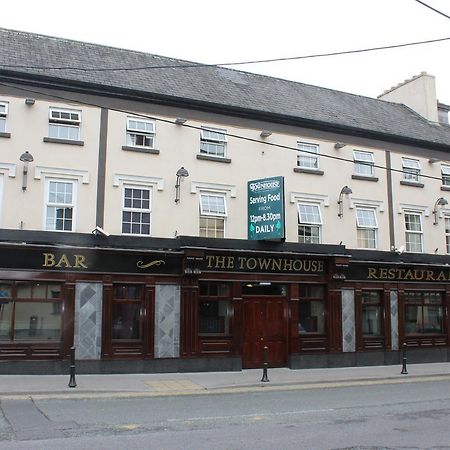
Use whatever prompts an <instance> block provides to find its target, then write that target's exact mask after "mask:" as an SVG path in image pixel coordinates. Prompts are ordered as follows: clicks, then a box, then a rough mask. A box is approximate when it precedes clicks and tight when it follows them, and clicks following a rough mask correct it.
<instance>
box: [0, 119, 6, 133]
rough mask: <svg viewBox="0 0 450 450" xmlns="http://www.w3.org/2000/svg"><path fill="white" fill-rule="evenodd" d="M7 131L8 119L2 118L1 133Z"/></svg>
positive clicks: (0, 123)
mask: <svg viewBox="0 0 450 450" xmlns="http://www.w3.org/2000/svg"><path fill="white" fill-rule="evenodd" d="M5 131H6V119H5V118H4V117H0V133H4V132H5Z"/></svg>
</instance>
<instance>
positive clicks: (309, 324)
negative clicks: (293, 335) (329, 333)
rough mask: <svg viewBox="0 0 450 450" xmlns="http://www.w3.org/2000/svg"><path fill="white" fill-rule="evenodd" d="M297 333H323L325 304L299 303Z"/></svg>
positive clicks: (316, 302) (318, 302)
mask: <svg viewBox="0 0 450 450" xmlns="http://www.w3.org/2000/svg"><path fill="white" fill-rule="evenodd" d="M299 315H300V319H299V324H298V331H299V333H300V334H306V333H321V334H323V333H325V303H324V302H322V301H308V302H302V301H300V307H299Z"/></svg>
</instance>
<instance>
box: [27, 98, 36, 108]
mask: <svg viewBox="0 0 450 450" xmlns="http://www.w3.org/2000/svg"><path fill="white" fill-rule="evenodd" d="M35 103H36V100H35V99H34V98H31V97H27V98H26V99H25V105H28V106H33V105H34V104H35Z"/></svg>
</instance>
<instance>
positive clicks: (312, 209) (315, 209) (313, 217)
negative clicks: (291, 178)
mask: <svg viewBox="0 0 450 450" xmlns="http://www.w3.org/2000/svg"><path fill="white" fill-rule="evenodd" d="M298 212H299V220H300V223H314V224H321V223H322V219H321V217H320V209H319V205H308V204H303V203H299V205H298Z"/></svg>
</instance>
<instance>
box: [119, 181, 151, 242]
mask: <svg viewBox="0 0 450 450" xmlns="http://www.w3.org/2000/svg"><path fill="white" fill-rule="evenodd" d="M126 189H135V190H139V191H148V193H149V199H148V202H149V205H148V208H138V207H134V206H125V191H126ZM141 201H142V197H141ZM152 206H153V191H152V187H151V186H144V185H131V184H125V183H124V184H123V186H122V207H121V211H120V228H121V233H122V234H123V235H128V236H151V233H152ZM125 213H131V214H133V213H139V214H148V215H149V223H148V233H142V232H139V233H133V230H132V227H133V225H136V224H138V225H139V227H140V231H142V226H143V225H147V224H146V223H144V222H142V217H141V220H140V221H139V222H133V221H131V222H129V224H130V228H131V230H130V232H125V231H123V230H124V214H125Z"/></svg>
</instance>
